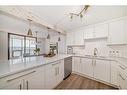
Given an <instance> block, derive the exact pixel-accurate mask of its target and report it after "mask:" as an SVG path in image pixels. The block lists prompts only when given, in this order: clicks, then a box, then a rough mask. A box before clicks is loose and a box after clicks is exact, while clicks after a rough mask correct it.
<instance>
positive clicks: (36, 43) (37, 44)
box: [35, 31, 38, 45]
mask: <svg viewBox="0 0 127 95" xmlns="http://www.w3.org/2000/svg"><path fill="white" fill-rule="evenodd" d="M35 33H36V39H37V36H38V35H37V34H38V31H35ZM35 44H36V45H38V39H37V40H36V43H35Z"/></svg>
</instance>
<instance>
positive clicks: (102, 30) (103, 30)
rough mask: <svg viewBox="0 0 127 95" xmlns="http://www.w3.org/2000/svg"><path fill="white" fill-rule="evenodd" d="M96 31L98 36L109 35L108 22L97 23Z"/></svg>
mask: <svg viewBox="0 0 127 95" xmlns="http://www.w3.org/2000/svg"><path fill="white" fill-rule="evenodd" d="M94 32H95V36H96V37H97V38H99V37H107V36H108V24H96V25H95V29H94Z"/></svg>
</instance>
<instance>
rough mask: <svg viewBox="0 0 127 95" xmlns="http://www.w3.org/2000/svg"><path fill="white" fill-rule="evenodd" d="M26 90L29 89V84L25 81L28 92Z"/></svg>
mask: <svg viewBox="0 0 127 95" xmlns="http://www.w3.org/2000/svg"><path fill="white" fill-rule="evenodd" d="M28 88H29V82H28V81H26V89H27V90H28Z"/></svg>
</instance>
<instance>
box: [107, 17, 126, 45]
mask: <svg viewBox="0 0 127 95" xmlns="http://www.w3.org/2000/svg"><path fill="white" fill-rule="evenodd" d="M125 43H126V42H125V21H124V20H118V21H114V22H111V23H109V44H125Z"/></svg>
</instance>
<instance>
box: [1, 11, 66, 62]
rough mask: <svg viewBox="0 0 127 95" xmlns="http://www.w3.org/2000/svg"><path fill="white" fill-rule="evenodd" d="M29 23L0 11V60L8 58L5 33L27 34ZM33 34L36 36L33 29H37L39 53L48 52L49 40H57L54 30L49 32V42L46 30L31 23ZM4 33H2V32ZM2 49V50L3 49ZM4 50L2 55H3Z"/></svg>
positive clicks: (62, 47) (62, 40) (61, 47)
mask: <svg viewBox="0 0 127 95" xmlns="http://www.w3.org/2000/svg"><path fill="white" fill-rule="evenodd" d="M28 28H29V25H28V22H27V21H25V20H21V19H19V18H16V17H13V16H10V15H8V14H5V13H3V12H1V11H0V32H1V33H0V37H1V38H0V39H1V41H0V60H1V59H3V58H4V59H7V58H8V54H7V53H8V49H7V44H8V42H7V41H8V38H7V33H16V34H22V35H27V31H28ZM31 29H32V33H33V36H36V33H35V31H38V38H39V41H41V43H40V44H39V45H38V47H39V48H40V49H41V53H49V52H48V51H49V44H50V43H51V42H58V40H57V39H58V36H59V34H58V33H55V32H49V33H50V36H51V39H50V42H49V43H48V41H47V40H46V37H47V35H48V32H47V31H46V30H44V29H43V28H41V27H38V26H35V25H32V27H31ZM2 32H4V33H6V34H4V33H2ZM64 40H65V37H64V36H62V38H61V42H60V46H59V47H60V48H59V53H64V51H65V50H64V49H65V42H64ZM3 49H4V50H3ZM3 52H4V55H3Z"/></svg>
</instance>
